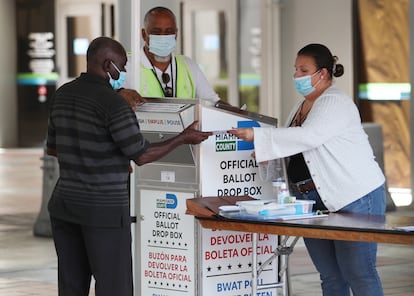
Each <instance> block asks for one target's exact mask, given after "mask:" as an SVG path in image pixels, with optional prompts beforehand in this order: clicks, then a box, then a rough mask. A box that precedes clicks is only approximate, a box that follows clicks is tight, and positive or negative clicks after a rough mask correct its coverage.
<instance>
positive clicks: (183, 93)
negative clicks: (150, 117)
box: [139, 55, 195, 98]
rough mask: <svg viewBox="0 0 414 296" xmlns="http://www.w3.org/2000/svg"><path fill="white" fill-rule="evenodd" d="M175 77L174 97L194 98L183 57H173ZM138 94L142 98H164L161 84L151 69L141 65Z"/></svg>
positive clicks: (189, 76) (191, 80) (189, 75)
mask: <svg viewBox="0 0 414 296" xmlns="http://www.w3.org/2000/svg"><path fill="white" fill-rule="evenodd" d="M175 65H176V73H177V74H176V77H175V81H174V82H175V85H174V86H173V87H174V90H175V97H177V98H195V85H194V80H193V75H192V73H191V71H190V68H189V67H188V64H187V62H186V61H185V57H184V56H183V55H176V56H175ZM139 90H140V91H139V93H140V95H141V96H143V97H154V98H161V97H165V95H164V91H163V88H162V85H161V83H160V82H159V81H158V78H157V76H156V74H155V73H154V71H153V69H150V68H145V67H144V65H142V64H141V73H140V84H139Z"/></svg>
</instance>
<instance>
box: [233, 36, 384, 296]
mask: <svg viewBox="0 0 414 296" xmlns="http://www.w3.org/2000/svg"><path fill="white" fill-rule="evenodd" d="M337 60H338V58H337V57H336V56H333V55H332V54H331V52H330V50H329V49H328V48H327V47H326V46H324V45H322V44H309V45H307V46H305V47H303V48H302V49H301V50H300V51H299V52H298V54H297V57H296V61H295V69H296V70H295V74H294V84H295V87H296V90H297V91H298V92H299V93H300V94H301V95H302V96H303V97H304V100H303V101H302V102H300V103H299V104H298V105H297V106H296V107H295V108H294V109H293V110H292V113H291V114H290V116H289V118H288V122H287V124H286V127H284V128H240V129H233V130H231V131H230V133H231V134H233V135H236V136H237V137H238V138H240V139H243V140H245V141H253V142H254V149H255V152H254V153H255V158H256V160H257V161H258V162H259V163H261V162H266V161H270V160H274V159H279V158H285V157H286V158H288V160H289V162H288V168H287V173H288V177H289V182H290V188H291V190H292V192H293V193H294V194H295V195H296V196H297V197H298V198H301V199H310V200H314V201H316V204H315V208H314V209H315V210H329V211H331V212H352V213H364V214H384V212H385V186H384V183H385V177H384V175H383V173H382V171H381V168H380V167H379V165H378V164H377V162H376V161H375V159H374V154H373V151H372V148H371V146H370V144H369V142H368V136H367V135H366V133H365V132H364V130H363V128H362V125H361V119H360V116H359V112H358V109H357V107H356V105H355V103H354V102H353V100H352V99H351V98H350V97H349V96H347V95H346V94H345V93H344V92H342V91H341V90H339V89H338V88H336V87H335V86H334V85H333V81H332V79H333V77H339V76H342V75H343V73H344V67H343V65H342V64H338V63H337ZM304 241H305V245H306V247H307V249H308V252H309V254H310V256H311V258H312V261H313V263H314V264H315V266H316V268H317V270H318V271H319V273H320V278H321V286H322V291H323V295H329V296H331V295H335V296H349V295H350V288H351V289H352V292H353V295H354V296H361V295H364V296H371V295H372V296H381V295H383V291H382V286H381V281H380V279H379V276H378V273H377V270H376V253H377V244H376V243H366V242H350V241H337V240H321V239H308V238H304Z"/></svg>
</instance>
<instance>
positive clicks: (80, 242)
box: [51, 217, 133, 296]
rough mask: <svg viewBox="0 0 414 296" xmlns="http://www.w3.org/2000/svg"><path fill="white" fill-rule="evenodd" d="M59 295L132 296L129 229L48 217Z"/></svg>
mask: <svg viewBox="0 0 414 296" xmlns="http://www.w3.org/2000/svg"><path fill="white" fill-rule="evenodd" d="M51 225H52V232H53V240H54V243H55V248H56V253H57V258H58V288H59V296H88V294H89V288H90V285H91V278H92V276H93V277H94V279H95V295H96V296H132V294H133V280H132V254H131V229H130V227H123V228H108V227H92V226H84V225H79V224H74V223H69V222H66V221H63V220H59V219H56V218H53V217H51Z"/></svg>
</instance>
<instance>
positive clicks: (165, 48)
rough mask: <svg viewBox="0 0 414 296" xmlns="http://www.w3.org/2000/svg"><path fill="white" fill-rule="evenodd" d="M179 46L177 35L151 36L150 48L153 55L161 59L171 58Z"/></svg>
mask: <svg viewBox="0 0 414 296" xmlns="http://www.w3.org/2000/svg"><path fill="white" fill-rule="evenodd" d="M176 45H177V40H176V36H175V34H172V35H149V44H148V48H149V51H150V52H151V53H153V54H154V55H156V56H159V57H169V56H170V55H171V53H172V52H173V51H174V49H175V46H176Z"/></svg>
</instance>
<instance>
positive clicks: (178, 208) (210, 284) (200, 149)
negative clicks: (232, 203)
mask: <svg viewBox="0 0 414 296" xmlns="http://www.w3.org/2000/svg"><path fill="white" fill-rule="evenodd" d="M136 116H137V118H138V122H139V124H140V128H141V131H142V133H143V135H144V136H145V137H146V138H147V139H148V140H149V141H150V142H159V141H162V140H166V139H168V138H171V137H173V136H175V135H177V134H179V133H180V132H182V131H183V130H184V129H185V128H186V127H188V126H189V125H190V124H191V123H192V122H193V121H194V120H198V121H199V127H200V129H201V130H203V131H213V135H212V136H210V137H209V138H208V139H207V140H206V141H204V142H202V143H201V144H200V145H194V146H193V145H182V146H180V147H178V148H177V149H175V150H174V151H171V152H170V154H168V155H167V156H165V157H163V158H162V159H160V160H159V161H156V162H153V163H149V164H146V165H144V166H141V167H137V166H135V167H134V175H133V176H134V177H133V180H132V186H133V189H132V190H131V195H132V198H133V199H134V202H133V203H132V204H135V213H136V215H137V217H138V219H137V225H136V229H135V240H134V242H133V248H134V251H135V254H136V255H135V258H134V269H135V295H153V296H176V295H189V296H193V295H198V296H207V295H219V296H236V295H243V296H244V295H246V296H247V295H250V293H251V278H252V277H251V271H252V244H251V243H252V234H251V233H243V232H231V231H219V230H217V231H213V230H208V229H201V227H200V226H199V225H198V223H196V221H195V220H194V217H193V216H191V215H186V214H185V212H186V200H187V199H189V198H194V197H197V196H201V197H206V198H208V197H209V196H236V195H250V196H252V197H255V198H266V199H269V198H271V196H272V184H271V180H263V178H261V176H260V173H259V167H258V165H257V163H256V161H255V160H254V159H253V158H252V157H251V154H252V152H253V143H248V142H244V141H242V140H239V139H237V138H236V137H234V136H232V135H230V134H229V133H227V132H226V131H227V130H229V129H231V128H234V127H266V126H267V127H269V126H276V124H277V121H276V119H274V118H270V117H267V116H263V115H260V114H257V113H252V112H248V111H243V110H239V109H237V108H233V107H231V106H226V105H221V106H218V107H216V106H207V105H205V103H202V101H201V100H198V99H195V100H193V99H148V101H147V103H144V104H143V105H141V106H139V107H138V109H137V111H136ZM276 246H277V237H276V236H272V235H267V234H261V235H259V239H258V243H257V255H258V260H259V262H260V261H261V260H262V261H265V260H266V259H267V258H269V255H271V254H272V253H273V252H274V248H276ZM262 256H263V257H262ZM279 280H280V279H279V278H278V262H277V258H276V259H274V260H273V261H272V262H271V263H270V264H269V265H268V266H267V267H266V268H265V269H264V270H263V271H262V272H261V274H260V276H259V278H258V283H259V284H262V285H266V284H269V286H271V285H272V284H275V282H276V283H277V282H278V281H279ZM261 291H262V292H263V293H265V294H263V295H272V296H273V295H278V291H277V288H275V287H270V288H263V289H262V290H261Z"/></svg>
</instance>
